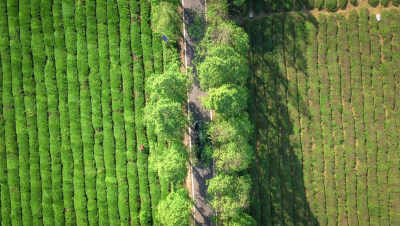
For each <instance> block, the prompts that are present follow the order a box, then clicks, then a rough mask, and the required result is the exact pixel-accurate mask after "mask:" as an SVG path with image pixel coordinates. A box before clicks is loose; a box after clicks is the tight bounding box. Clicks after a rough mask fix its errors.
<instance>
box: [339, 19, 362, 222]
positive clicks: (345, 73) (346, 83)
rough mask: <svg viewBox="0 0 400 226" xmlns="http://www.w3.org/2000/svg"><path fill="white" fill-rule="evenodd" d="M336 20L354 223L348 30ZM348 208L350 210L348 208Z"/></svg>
mask: <svg viewBox="0 0 400 226" xmlns="http://www.w3.org/2000/svg"><path fill="white" fill-rule="evenodd" d="M336 18H337V20H338V43H342V44H341V45H339V48H338V56H339V65H340V69H341V72H340V73H341V78H342V80H341V82H342V90H343V92H342V98H343V102H344V103H343V131H344V142H343V151H344V154H345V159H346V165H345V170H346V175H349V176H348V177H346V202H347V206H348V221H349V222H353V223H356V222H357V221H358V220H357V208H356V201H357V198H356V195H357V191H356V183H357V181H356V177H355V173H356V172H355V161H356V156H355V152H354V149H355V134H354V118H353V113H352V107H351V102H350V101H351V76H350V57H349V44H348V32H349V30H348V28H347V21H346V17H345V16H344V15H343V14H338V15H337V17H336ZM349 206H350V208H349Z"/></svg>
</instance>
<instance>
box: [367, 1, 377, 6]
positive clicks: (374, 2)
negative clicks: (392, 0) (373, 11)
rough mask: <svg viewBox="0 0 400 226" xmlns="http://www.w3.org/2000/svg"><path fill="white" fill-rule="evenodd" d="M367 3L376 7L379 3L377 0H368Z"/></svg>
mask: <svg viewBox="0 0 400 226" xmlns="http://www.w3.org/2000/svg"><path fill="white" fill-rule="evenodd" d="M368 4H369V5H370V6H373V7H377V6H378V5H379V0H368Z"/></svg>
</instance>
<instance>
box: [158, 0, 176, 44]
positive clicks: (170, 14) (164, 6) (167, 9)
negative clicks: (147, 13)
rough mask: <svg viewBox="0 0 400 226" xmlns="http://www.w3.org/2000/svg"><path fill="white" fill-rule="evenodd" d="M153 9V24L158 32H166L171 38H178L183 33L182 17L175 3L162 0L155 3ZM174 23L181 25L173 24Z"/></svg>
mask: <svg viewBox="0 0 400 226" xmlns="http://www.w3.org/2000/svg"><path fill="white" fill-rule="evenodd" d="M151 10H152V11H151V12H152V14H151V25H152V29H153V30H154V31H155V32H156V33H157V34H165V35H166V36H167V37H168V38H169V39H176V38H178V36H179V35H181V26H180V25H181V24H182V17H181V16H180V14H179V13H177V7H176V5H175V4H173V3H169V2H167V1H161V2H159V3H157V4H153V5H152V9H151ZM172 24H173V25H179V26H171V25H172ZM160 38H161V37H160Z"/></svg>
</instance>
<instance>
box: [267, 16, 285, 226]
mask: <svg viewBox="0 0 400 226" xmlns="http://www.w3.org/2000/svg"><path fill="white" fill-rule="evenodd" d="M279 21H280V20H279V18H277V17H272V40H273V48H274V49H275V48H277V47H276V45H277V44H275V43H276V41H275V40H277V37H278V26H279V25H280V24H279ZM280 29H281V28H280ZM280 31H281V30H280ZM271 57H272V58H273V62H271V63H272V65H273V67H272V72H271V73H272V74H271V76H273V80H271V82H272V84H271V85H267V87H271V89H272V90H273V91H272V95H271V103H270V104H271V105H270V106H269V112H271V113H272V114H271V115H272V117H271V119H269V121H270V128H273V127H275V126H278V122H279V119H278V114H277V113H278V109H277V94H276V90H277V88H278V87H277V85H276V77H277V73H279V72H278V71H277V68H276V67H277V63H278V62H276V60H275V54H274V55H272V56H271ZM278 135H279V134H278V130H277V129H271V130H270V132H269V133H268V139H269V143H270V145H271V146H270V155H271V156H270V169H271V172H270V173H271V179H270V189H271V194H274V195H273V196H271V204H272V210H273V212H272V213H273V214H272V223H273V224H282V223H283V222H282V211H283V207H282V197H281V194H282V192H281V182H280V177H279V165H280V159H279V143H278V140H277V137H278Z"/></svg>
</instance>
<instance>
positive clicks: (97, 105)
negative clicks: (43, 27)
mask: <svg viewBox="0 0 400 226" xmlns="http://www.w3.org/2000/svg"><path fill="white" fill-rule="evenodd" d="M96 10H97V9H96V3H95V1H92V0H90V1H87V2H86V23H87V26H86V37H87V49H88V66H89V69H90V70H89V71H90V73H89V87H90V97H91V101H92V106H91V107H92V108H91V112H92V117H91V120H92V122H91V123H92V125H93V132H94V147H93V152H94V161H95V170H96V171H95V174H94V175H95V176H96V177H95V180H96V182H95V183H96V186H95V188H96V192H97V194H96V197H97V207H98V224H99V225H108V210H107V208H108V205H107V190H106V183H105V176H106V175H105V171H104V169H105V166H104V149H103V116H102V109H101V102H102V101H101V76H100V72H99V67H100V65H99V64H100V62H99V49H98V38H97V20H96Z"/></svg>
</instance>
